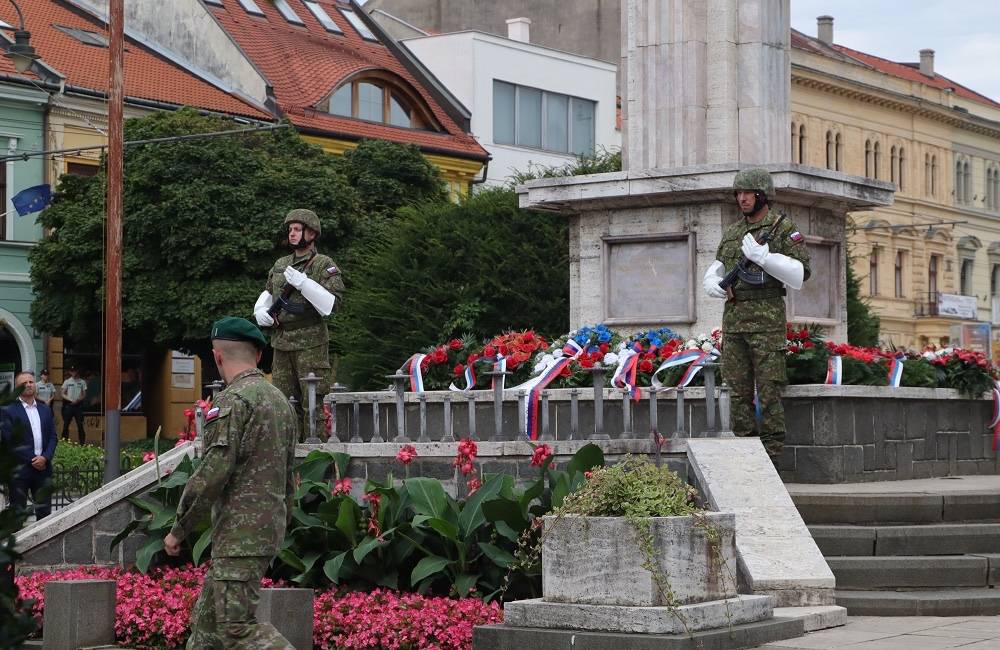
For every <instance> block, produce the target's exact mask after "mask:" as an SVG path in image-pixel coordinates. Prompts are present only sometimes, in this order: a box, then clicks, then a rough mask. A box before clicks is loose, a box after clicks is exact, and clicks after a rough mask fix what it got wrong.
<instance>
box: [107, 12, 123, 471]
mask: <svg viewBox="0 0 1000 650" xmlns="http://www.w3.org/2000/svg"><path fill="white" fill-rule="evenodd" d="M124 22H125V8H124V0H110V2H109V3H108V31H109V32H110V39H109V46H108V55H109V58H110V60H109V64H108V86H109V88H108V158H107V161H108V164H107V169H108V198H107V215H108V218H107V224H106V228H107V231H106V235H105V247H104V254H105V285H104V286H105V289H104V335H105V344H104V482H105V483H108V482H110V481H113V480H115V479H116V478H118V475H119V474H120V470H121V467H120V463H121V459H120V458H119V455H120V453H121V435H120V434H121V402H122V383H121V374H122V366H121V363H122V312H121V309H122V288H121V282H122V253H121V250H122V176H123V169H122V168H123V166H124V160H123V152H124V134H123V111H124V93H123V88H122V86H123V81H124V69H123V68H124V65H123V60H124V56H125V29H124Z"/></svg>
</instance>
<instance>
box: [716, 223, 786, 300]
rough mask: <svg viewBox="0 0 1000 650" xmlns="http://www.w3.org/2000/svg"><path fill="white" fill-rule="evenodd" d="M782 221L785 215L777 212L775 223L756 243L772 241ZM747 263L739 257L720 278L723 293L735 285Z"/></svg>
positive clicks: (743, 256) (743, 258)
mask: <svg viewBox="0 0 1000 650" xmlns="http://www.w3.org/2000/svg"><path fill="white" fill-rule="evenodd" d="M784 220H785V213H784V212H779V213H778V219H777V221H775V222H774V224H773V225H772V226H771V227H770V228H768V229H767V230H765V231H764V234H763V235H761V236H760V241H758V242H757V243H758V244H766V243H767V242H769V241H771V240H772V239H774V235H775V234H776V233H777V232H778V226H780V225H781V223H782V222H783V221H784ZM755 241H756V239H755ZM747 261H748V260H747V256H746V255H741V256H740V261H739V262H737V263H736V266H734V267H733V268H732V270H731V271H729V273H726V276H725V277H724V278H722V280H721V281H720V282H719V288H721V289H722V290H724V291H728V290H729V288H730V287H732V286H733V285H734V284H735V283H736V279H737V278H738V277H739V275H740V271H746V263H747Z"/></svg>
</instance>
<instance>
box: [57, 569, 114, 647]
mask: <svg viewBox="0 0 1000 650" xmlns="http://www.w3.org/2000/svg"><path fill="white" fill-rule="evenodd" d="M116 595H117V587H116V584H115V581H114V580H72V581H52V582H47V583H46V584H45V622H44V625H45V631H44V634H43V639H42V641H43V647H44V649H45V650H77V649H78V648H82V647H88V646H113V645H114V643H115V599H116Z"/></svg>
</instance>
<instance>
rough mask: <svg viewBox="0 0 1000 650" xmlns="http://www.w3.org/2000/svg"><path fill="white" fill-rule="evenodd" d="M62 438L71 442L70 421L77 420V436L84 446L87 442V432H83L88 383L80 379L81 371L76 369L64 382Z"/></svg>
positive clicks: (62, 392)
mask: <svg viewBox="0 0 1000 650" xmlns="http://www.w3.org/2000/svg"><path fill="white" fill-rule="evenodd" d="M59 394H60V395H61V396H62V403H63V404H62V421H63V429H62V438H63V440H69V421H70V420H71V419H73V420H76V434H77V436H78V437H79V438H80V444H81V445H82V444H83V443H85V442H86V441H87V432H86V431H84V430H83V400H84V399H85V398H86V397H87V382H85V381H84V380H83V379H81V378H80V371H79V370H77V369H76V368H75V367H72V368H70V369H69V377H68V378H67V379H66V381H64V382H63V385H62V390H61V391H60V393H59Z"/></svg>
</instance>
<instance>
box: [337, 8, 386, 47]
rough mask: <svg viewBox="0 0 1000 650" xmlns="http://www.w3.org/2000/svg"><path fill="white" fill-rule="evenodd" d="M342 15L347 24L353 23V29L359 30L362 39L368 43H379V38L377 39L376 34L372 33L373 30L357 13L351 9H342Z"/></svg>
mask: <svg viewBox="0 0 1000 650" xmlns="http://www.w3.org/2000/svg"><path fill="white" fill-rule="evenodd" d="M340 13H342V14H343V15H344V18H346V19H347V22H349V23H351V27H353V28H354V29H355V30H357V32H358V34H360V35H361V38H363V39H365V40H366V41H376V42H377V41H378V38H376V36H375V34H374V33H372V30H370V29H368V25H366V24H365V21H363V20H362V19H361V17H360V16H358V15H357V14H356V13H354V12H353V11H351V10H350V9H341V10H340Z"/></svg>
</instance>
